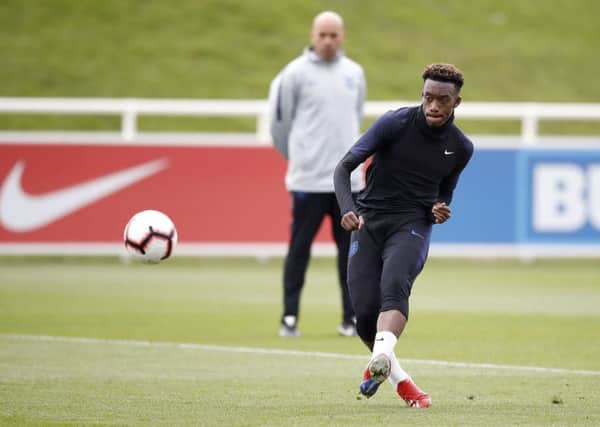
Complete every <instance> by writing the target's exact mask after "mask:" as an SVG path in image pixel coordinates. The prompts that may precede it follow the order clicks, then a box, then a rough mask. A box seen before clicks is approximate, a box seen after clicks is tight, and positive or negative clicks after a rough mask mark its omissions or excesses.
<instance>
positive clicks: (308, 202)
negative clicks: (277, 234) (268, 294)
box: [283, 192, 354, 321]
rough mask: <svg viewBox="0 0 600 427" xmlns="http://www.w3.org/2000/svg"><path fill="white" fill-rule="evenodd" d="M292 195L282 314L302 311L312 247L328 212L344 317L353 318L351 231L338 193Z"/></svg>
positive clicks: (295, 314) (294, 193)
mask: <svg viewBox="0 0 600 427" xmlns="http://www.w3.org/2000/svg"><path fill="white" fill-rule="evenodd" d="M291 198H292V226H291V228H292V229H291V238H290V245H289V250H288V254H287V257H286V259H285V267H284V272H283V303H284V313H283V315H284V316H287V315H293V316H298V314H299V306H300V295H301V293H302V287H303V286H304V277H305V275H306V269H307V267H308V261H309V258H310V248H311V245H312V242H313V240H314V238H315V236H316V234H317V232H318V231H319V227H320V225H321V222H322V221H323V218H324V217H325V216H326V215H329V216H330V218H331V222H332V229H333V238H334V240H335V243H336V245H337V251H338V257H337V268H338V276H339V284H340V288H341V294H342V309H343V320H344V321H351V319H352V317H353V316H354V312H353V310H352V304H351V302H350V295H349V293H348V285H347V281H346V277H347V265H348V247H349V245H350V233H349V232H347V231H345V230H344V229H343V228H342V226H341V225H340V221H341V215H340V209H339V207H338V204H337V201H336V198H335V193H303V192H292V193H291Z"/></svg>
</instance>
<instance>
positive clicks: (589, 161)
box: [433, 148, 600, 245]
mask: <svg viewBox="0 0 600 427" xmlns="http://www.w3.org/2000/svg"><path fill="white" fill-rule="evenodd" d="M452 214H453V215H452V218H451V220H450V221H448V222H447V223H446V224H443V225H441V226H434V234H433V236H434V237H433V241H434V243H454V244H552V245H563V244H564V245H569V244H577V245H590V244H592V245H598V244H600V149H598V150H595V149H566V148H526V149H524V148H511V149H481V148H480V149H477V150H476V151H475V153H474V155H473V158H472V160H471V162H470V163H469V165H468V166H467V168H466V169H465V171H464V172H463V174H462V175H461V178H460V181H459V183H458V185H457V188H456V190H455V194H454V200H453V202H452Z"/></svg>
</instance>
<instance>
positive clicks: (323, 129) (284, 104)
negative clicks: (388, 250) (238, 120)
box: [269, 11, 366, 337]
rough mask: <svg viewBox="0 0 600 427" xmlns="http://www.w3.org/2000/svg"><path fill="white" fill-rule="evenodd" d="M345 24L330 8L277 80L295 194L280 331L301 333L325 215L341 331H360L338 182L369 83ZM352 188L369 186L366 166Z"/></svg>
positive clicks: (280, 132)
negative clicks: (305, 292)
mask: <svg viewBox="0 0 600 427" xmlns="http://www.w3.org/2000/svg"><path fill="white" fill-rule="evenodd" d="M343 43H344V24H343V21H342V18H341V17H340V15H338V14H337V13H334V12H330V11H327V12H322V13H320V14H318V15H317V16H316V17H315V18H314V20H313V25H312V31H311V46H310V47H308V48H306V49H305V50H304V53H303V54H302V55H301V56H299V57H298V58H296V59H294V60H293V61H292V62H290V63H289V64H288V65H287V66H286V67H285V68H284V69H283V71H282V72H281V73H279V74H278V75H277V77H276V78H275V79H274V80H273V82H272V83H271V88H270V90H269V100H270V105H271V109H272V114H271V118H270V120H271V122H270V125H271V135H272V137H273V142H274V144H275V147H276V148H277V149H278V150H279V152H280V153H281V154H282V155H283V156H284V157H286V158H287V159H288V167H287V173H286V177H285V183H286V188H287V190H288V191H289V192H290V194H291V202H292V203H291V204H292V226H291V237H290V243H289V249H288V254H287V257H286V259H285V266H284V273H283V294H284V295H283V297H284V298H283V300H284V307H283V314H282V316H281V323H280V329H279V335H280V336H283V337H294V336H298V335H300V330H299V329H298V315H299V306H300V294H301V292H302V288H303V286H304V278H305V273H306V270H307V267H308V262H309V258H310V250H311V246H312V242H313V240H314V238H315V235H316V234H317V232H318V230H319V227H320V225H321V222H322V221H323V218H324V217H325V216H329V217H331V219H332V228H333V238H334V240H335V243H336V245H337V251H338V260H337V266H338V277H339V285H340V291H341V296H342V310H343V312H342V322H341V324H340V325H339V326H338V333H339V334H340V335H342V336H355V335H356V327H355V319H354V311H353V310H352V304H351V303H350V296H349V293H348V287H347V284H346V274H347V264H348V247H349V243H350V233H349V232H347V231H346V230H344V229H343V228H342V226H341V215H340V211H339V207H338V205H337V201H336V197H335V192H334V188H333V171H334V169H335V167H336V165H337V162H338V160H339V159H340V158H341V157H342V156H343V155H344V154H345V153H346V152H347V151H348V150H349V149H350V147H351V146H352V144H353V143H354V142H355V141H356V140H357V138H358V136H359V131H360V122H361V120H362V115H363V104H364V100H365V92H366V82H365V77H364V72H363V69H362V67H361V66H360V65H359V64H357V63H356V62H354V61H352V60H351V59H349V58H347V57H346V56H345V55H344V52H343V50H342V46H343ZM351 181H352V185H351V190H352V191H354V192H358V191H359V190H360V189H362V187H364V180H363V177H362V173H361V171H360V168H358V169H357V170H356V171H355V173H353V174H352V178H351Z"/></svg>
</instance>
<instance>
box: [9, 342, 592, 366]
mask: <svg viewBox="0 0 600 427" xmlns="http://www.w3.org/2000/svg"><path fill="white" fill-rule="evenodd" d="M0 338H4V339H10V340H21V341H50V342H63V343H77V344H104V345H124V346H128V347H152V348H175V349H184V350H203V351H223V352H229V353H253V354H269V355H282V356H308V357H322V358H329V359H351V360H363V361H366V360H367V356H366V355H364V356H361V355H355V354H342V353H325V352H321V351H300V350H284V349H275V348H258V347H229V346H223V345H209V344H193V343H175V342H154V341H136V340H114V339H101V338H83V337H61V336H50V335H18V334H0ZM400 362H403V363H407V364H414V365H430V366H445V367H449V368H468V369H499V370H510V371H522V372H539V373H544V374H567V375H593V376H596V375H598V376H600V371H592V370H584V369H563V368H544V367H541V366H519V365H497V364H494V363H467V362H451V361H447V360H425V359H400Z"/></svg>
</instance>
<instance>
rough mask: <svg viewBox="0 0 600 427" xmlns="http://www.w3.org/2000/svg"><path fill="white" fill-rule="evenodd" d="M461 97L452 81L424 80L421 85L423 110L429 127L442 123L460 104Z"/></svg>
mask: <svg viewBox="0 0 600 427" xmlns="http://www.w3.org/2000/svg"><path fill="white" fill-rule="evenodd" d="M460 101H461V97H460V96H459V94H458V90H457V88H456V86H454V83H449V82H438V81H435V80H430V79H427V80H425V85H424V86H423V112H424V113H425V119H426V120H427V124H428V125H429V126H431V127H439V126H442V125H444V123H446V122H447V121H448V119H449V118H450V116H451V115H452V112H453V111H454V109H455V108H456V107H458V105H459V104H460Z"/></svg>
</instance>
